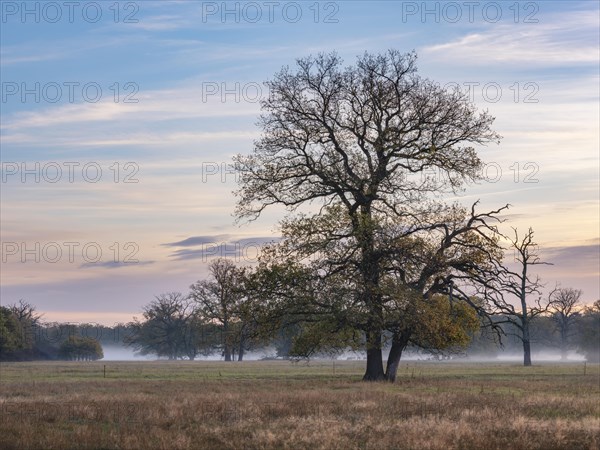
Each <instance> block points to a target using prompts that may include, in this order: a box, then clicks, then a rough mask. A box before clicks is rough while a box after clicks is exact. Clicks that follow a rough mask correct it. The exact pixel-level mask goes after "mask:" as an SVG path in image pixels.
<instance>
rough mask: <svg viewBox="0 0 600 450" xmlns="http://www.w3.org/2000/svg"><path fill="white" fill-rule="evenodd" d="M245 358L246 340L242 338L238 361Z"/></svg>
mask: <svg viewBox="0 0 600 450" xmlns="http://www.w3.org/2000/svg"><path fill="white" fill-rule="evenodd" d="M243 358H244V338H243V337H242V336H240V348H239V349H238V361H241V360H242V359H243Z"/></svg>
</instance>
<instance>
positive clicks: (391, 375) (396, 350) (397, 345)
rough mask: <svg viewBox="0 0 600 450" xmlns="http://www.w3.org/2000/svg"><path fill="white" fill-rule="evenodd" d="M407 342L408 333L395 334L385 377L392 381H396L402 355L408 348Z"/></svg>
mask: <svg viewBox="0 0 600 450" xmlns="http://www.w3.org/2000/svg"><path fill="white" fill-rule="evenodd" d="M407 344H408V336H407V335H403V334H402V335H400V336H394V338H393V339H392V348H391V349H390V355H389V356H388V360H387V367H386V370H385V379H386V380H387V381H389V382H390V383H394V382H395V381H396V374H397V373H398V365H399V364H400V358H401V357H402V352H403V351H404V349H405V348H406V345H407Z"/></svg>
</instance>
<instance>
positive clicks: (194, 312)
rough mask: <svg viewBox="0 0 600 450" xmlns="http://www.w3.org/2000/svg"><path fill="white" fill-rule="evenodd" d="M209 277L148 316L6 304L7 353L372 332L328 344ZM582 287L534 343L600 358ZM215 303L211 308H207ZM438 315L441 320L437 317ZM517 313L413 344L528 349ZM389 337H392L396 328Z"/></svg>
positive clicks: (240, 344) (596, 322)
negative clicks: (112, 318)
mask: <svg viewBox="0 0 600 450" xmlns="http://www.w3.org/2000/svg"><path fill="white" fill-rule="evenodd" d="M212 267H213V268H217V273H221V274H222V273H223V271H224V270H225V269H226V271H228V272H229V275H230V276H231V274H233V273H234V274H235V275H236V276H238V277H241V276H247V275H246V274H245V272H244V271H243V270H241V269H240V268H237V267H235V265H234V264H233V263H231V262H230V261H227V260H223V259H220V260H216V261H215V262H214V263H213V264H212ZM219 271H220V272H219ZM220 280H221V282H222V283H230V282H231V281H232V279H231V278H230V277H224V278H220ZM201 285H203V286H205V287H206V286H211V292H212V294H211V296H210V297H208V298H207V297H202V298H203V300H202V301H200V302H199V301H198V297H197V296H198V291H197V290H198V286H199V283H195V284H194V285H192V289H191V292H190V294H188V295H187V296H185V295H183V294H181V293H177V292H175V293H168V294H162V295H159V296H157V297H156V298H155V299H154V300H152V301H151V302H149V303H148V305H146V307H145V308H144V312H143V318H144V319H143V320H138V319H135V320H134V321H132V322H129V323H125V324H118V325H115V326H112V327H108V326H102V325H98V324H77V325H76V324H73V323H56V322H53V323H44V322H42V321H41V317H42V315H41V314H39V313H37V312H36V309H35V307H34V306H32V305H30V304H28V303H26V302H23V301H20V302H19V303H17V304H15V305H11V306H7V307H0V361H19V360H21V361H23V360H79V361H81V360H97V359H101V358H102V357H103V350H102V349H103V347H131V348H133V349H134V350H135V351H136V352H137V353H138V354H140V355H150V356H154V357H156V358H164V359H169V360H194V359H195V358H197V357H198V356H215V355H217V356H219V357H221V358H223V360H225V361H234V360H238V361H242V360H243V358H244V355H245V354H246V353H247V352H248V351H255V352H258V351H261V350H262V351H263V352H264V355H265V356H264V357H266V358H281V359H303V358H311V357H328V358H337V357H338V356H339V355H341V354H342V353H344V352H346V351H351V350H354V351H358V350H359V349H360V348H361V345H362V344H363V343H364V337H363V338H362V339H363V342H361V339H360V338H358V340H357V341H352V339H351V340H350V341H347V340H345V339H339V338H336V339H334V340H329V341H328V342H327V344H326V345H323V341H322V336H321V335H320V333H319V332H315V329H314V328H312V327H311V326H307V325H308V324H307V323H299V322H294V321H292V320H290V319H291V318H287V319H285V320H281V321H279V322H278V323H277V325H276V326H273V323H271V324H269V326H265V325H264V324H261V321H262V320H265V317H264V316H262V317H261V313H260V312H252V310H251V308H250V305H249V302H248V300H246V303H245V305H244V308H239V306H240V305H241V304H242V303H243V300H242V298H243V297H245V296H246V294H245V293H244V292H243V291H242V290H240V291H236V289H242V286H243V284H242V282H241V281H240V280H239V279H238V281H236V284H235V286H237V288H232V287H231V286H229V287H228V288H226V289H221V288H219V287H218V285H219V282H217V278H215V277H214V275H211V278H210V279H208V280H205V281H204V282H202V283H201ZM223 288H225V286H223ZM223 291H225V292H226V294H224V293H223ZM220 294H223V295H220ZM581 294H582V293H581V291H579V290H576V289H573V288H559V289H557V290H556V291H555V292H554V295H553V301H552V303H551V304H550V305H548V308H547V310H546V311H545V312H543V313H541V314H537V315H535V317H534V319H533V320H532V321H531V324H530V325H531V333H530V338H531V343H532V344H534V349H535V348H537V349H538V350H539V349H545V350H548V349H550V350H554V351H558V352H560V354H561V359H562V360H567V353H568V352H569V351H576V352H577V353H579V354H581V355H583V356H584V357H585V358H586V360H587V361H588V362H596V363H597V362H600V301H596V302H595V303H594V304H592V305H584V304H582V303H581V301H580V298H581ZM217 299H219V301H218V302H217V301H216V300H217ZM203 302H206V303H203ZM207 303H208V305H209V306H207ZM439 306H440V305H439V304H438V307H439ZM207 311H210V314H208V315H207V314H206V312H207ZM244 314H246V315H244ZM225 318H226V319H225ZM431 319H432V320H433V322H432V326H434V324H435V320H434V319H436V317H431ZM509 319H510V317H509V316H507V315H504V314H498V315H496V317H495V321H496V323H497V324H499V328H498V329H495V328H492V327H489V326H486V325H485V322H484V321H479V319H478V322H479V323H478V324H477V326H475V327H472V326H471V325H472V324H468V325H469V326H468V327H466V328H464V329H462V330H459V328H460V326H464V325H465V324H466V323H463V324H455V326H456V327H457V328H456V329H454V332H457V330H458V332H459V333H462V336H463V338H462V339H461V340H460V342H457V341H454V344H453V345H447V344H444V345H437V346H436V345H428V346H419V345H416V344H415V343H411V344H409V345H408V348H407V349H408V350H409V351H413V352H421V353H423V354H425V355H429V356H430V357H431V358H434V359H439V358H445V357H450V356H452V357H475V358H477V357H486V358H494V357H497V356H499V355H500V354H501V352H502V351H507V352H518V351H522V340H521V335H520V334H519V333H520V332H521V330H520V329H519V327H518V326H515V325H514V324H513V323H511V321H510V320H509ZM224 321H225V323H224ZM498 332H499V333H500V336H499V335H498ZM499 337H500V339H499ZM346 338H349V337H346ZM386 338H387V339H388V340H389V339H391V336H386ZM319 342H320V343H319ZM349 342H350V343H352V345H349ZM389 347H390V345H389V344H388V345H386V348H388V349H389Z"/></svg>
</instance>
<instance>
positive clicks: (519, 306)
mask: <svg viewBox="0 0 600 450" xmlns="http://www.w3.org/2000/svg"><path fill="white" fill-rule="evenodd" d="M513 232H514V237H513V238H509V241H510V245H509V250H512V251H514V254H515V264H508V263H506V261H505V262H503V263H502V264H499V265H498V267H497V270H496V274H495V277H494V280H493V281H491V282H490V283H488V284H486V286H485V289H484V296H485V298H486V300H487V301H488V303H489V305H490V306H491V309H492V312H493V313H494V314H498V315H500V316H501V317H502V318H501V319H500V320H498V321H497V322H496V324H500V323H508V324H511V325H513V326H514V327H515V328H516V330H517V332H516V333H515V335H516V336H517V337H518V339H519V340H520V341H521V342H522V343H523V364H524V365H525V366H531V333H530V324H531V321H532V320H533V319H534V318H535V317H536V316H539V315H540V314H544V313H546V312H547V311H548V309H549V307H550V305H551V301H550V298H552V296H553V295H554V291H553V292H552V293H551V294H550V296H549V298H548V299H546V300H542V288H543V284H542V283H541V281H540V278H539V276H537V275H536V276H533V275H532V274H531V269H532V267H533V266H537V265H542V264H550V263H547V262H543V261H542V260H541V259H540V257H539V254H538V250H537V244H536V243H535V242H534V239H533V234H534V233H533V229H532V228H531V227H530V228H529V229H528V231H527V233H525V235H524V236H523V237H519V233H518V231H517V229H515V228H513ZM515 265H516V267H514V266H515ZM532 298H534V300H533V301H532ZM515 303H516V305H515Z"/></svg>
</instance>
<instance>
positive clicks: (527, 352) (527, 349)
mask: <svg viewBox="0 0 600 450" xmlns="http://www.w3.org/2000/svg"><path fill="white" fill-rule="evenodd" d="M523 365H524V366H531V341H530V338H529V322H528V321H524V322H523Z"/></svg>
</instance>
